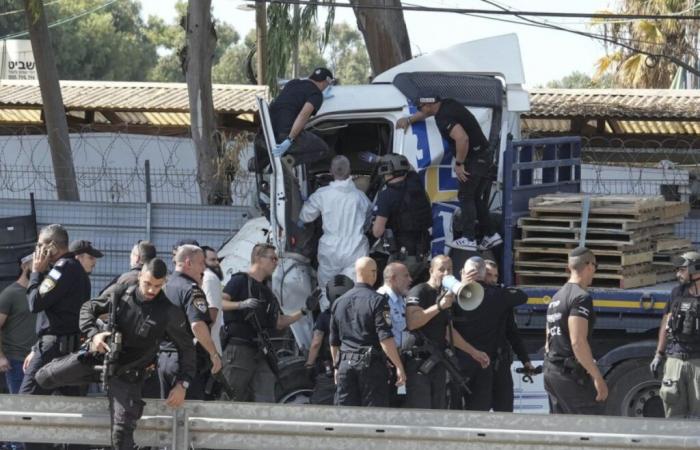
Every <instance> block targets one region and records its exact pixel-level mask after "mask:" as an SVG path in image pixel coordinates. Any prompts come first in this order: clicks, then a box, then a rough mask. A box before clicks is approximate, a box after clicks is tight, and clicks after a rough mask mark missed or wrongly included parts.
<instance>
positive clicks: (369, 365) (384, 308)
mask: <svg viewBox="0 0 700 450" xmlns="http://www.w3.org/2000/svg"><path fill="white" fill-rule="evenodd" d="M355 276H356V277H357V283H356V284H355V287H354V288H353V289H351V290H349V291H348V292H346V293H345V295H343V296H342V297H340V298H339V299H337V300H336V301H335V302H334V303H333V306H332V307H331V326H330V344H331V354H332V355H333V361H334V362H335V368H336V370H335V382H336V385H337V390H336V396H335V404H336V405H348V406H383V407H387V406H389V384H388V381H389V373H388V372H387V366H386V362H385V359H384V357H383V355H382V352H383V353H384V354H385V355H386V356H387V357H388V358H389V360H390V361H391V363H392V364H393V365H394V367H395V368H396V385H397V386H401V385H403V384H404V383H405V382H406V375H405V372H404V369H403V364H402V363H401V358H400V357H399V352H398V350H397V348H396V342H395V341H394V338H393V334H392V332H391V315H390V312H389V305H388V304H387V301H386V298H385V297H384V296H383V295H381V294H379V293H377V292H375V291H374V290H373V289H372V285H373V284H374V283H375V282H376V281H377V264H376V263H375V262H374V260H373V259H372V258H369V257H362V258H360V259H358V260H357V263H356V264H355Z"/></svg>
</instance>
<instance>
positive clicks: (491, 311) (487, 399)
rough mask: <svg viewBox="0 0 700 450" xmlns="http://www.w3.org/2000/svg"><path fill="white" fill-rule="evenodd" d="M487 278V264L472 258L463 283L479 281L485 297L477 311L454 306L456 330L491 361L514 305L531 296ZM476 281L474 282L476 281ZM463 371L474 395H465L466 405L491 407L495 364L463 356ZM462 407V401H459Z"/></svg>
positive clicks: (496, 354) (463, 271) (477, 409)
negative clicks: (486, 365) (487, 282)
mask: <svg viewBox="0 0 700 450" xmlns="http://www.w3.org/2000/svg"><path fill="white" fill-rule="evenodd" d="M485 278H486V263H485V262H484V260H483V259H482V258H480V257H478V256H473V257H471V258H469V259H468V260H467V261H466V262H465V263H464V268H463V269H462V282H463V283H467V284H468V283H470V282H474V283H479V284H480V285H481V287H482V288H483V290H484V298H483V299H482V301H481V303H480V304H479V305H478V306H477V307H476V308H475V309H473V310H470V311H465V310H463V309H462V308H460V307H459V306H458V305H455V306H453V307H452V314H453V316H454V322H455V329H456V330H457V331H459V332H460V334H461V335H462V336H463V337H464V339H465V340H467V341H468V342H470V343H471V344H472V345H473V346H474V347H476V348H477V349H479V350H481V351H483V352H485V353H486V354H487V355H489V358H490V360H491V361H493V362H496V361H497V360H498V352H497V349H498V345H499V343H500V342H501V337H500V334H501V333H502V323H503V321H504V318H505V317H506V316H507V314H508V312H509V311H511V310H512V309H513V307H514V306H517V305H521V304H523V303H525V302H527V295H526V294H525V293H524V292H523V291H521V290H519V289H513V288H501V287H499V286H489V285H488V284H486V283H485V282H484V280H485ZM472 280H473V281H472ZM461 362H462V371H463V373H464V375H465V377H467V378H469V388H470V389H471V391H472V392H471V394H468V395H465V396H464V398H463V401H464V404H463V408H464V409H466V410H473V411H488V410H490V409H491V404H492V392H493V375H494V369H493V367H484V366H483V365H482V366H478V365H477V364H475V362H474V360H473V359H472V358H466V357H462V358H461ZM457 406H459V402H457Z"/></svg>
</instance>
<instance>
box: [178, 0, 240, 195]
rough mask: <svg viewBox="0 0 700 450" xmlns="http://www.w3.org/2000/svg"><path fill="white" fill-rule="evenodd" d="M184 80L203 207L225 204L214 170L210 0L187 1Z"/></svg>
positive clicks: (224, 191) (215, 145)
mask: <svg viewBox="0 0 700 450" xmlns="http://www.w3.org/2000/svg"><path fill="white" fill-rule="evenodd" d="M186 33H187V52H186V57H185V61H184V64H185V68H186V74H185V78H186V80H187V92H188V94H189V101H190V130H191V133H192V141H193V142H194V146H195V150H196V153H197V180H198V181H199V190H200V196H201V201H202V203H203V204H217V203H227V202H228V201H230V198H231V196H230V195H229V191H230V187H229V186H228V185H227V184H226V183H225V182H224V178H225V177H223V176H220V175H219V171H218V170H217V169H218V167H219V160H220V156H219V155H220V154H219V150H220V145H219V142H220V140H219V139H217V138H216V132H217V131H216V120H215V115H214V99H213V95H212V86H211V66H212V58H213V56H214V48H215V47H216V31H215V30H214V24H213V22H212V20H211V0H190V1H189V3H188V5H187V30H186Z"/></svg>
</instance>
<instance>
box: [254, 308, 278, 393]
mask: <svg viewBox="0 0 700 450" xmlns="http://www.w3.org/2000/svg"><path fill="white" fill-rule="evenodd" d="M246 320H248V321H250V323H251V325H253V328H255V331H256V332H257V333H258V349H260V351H261V352H262V354H263V355H264V356H265V360H266V361H267V364H268V365H269V366H270V370H272V373H274V374H275V378H277V380H279V378H280V364H279V358H277V352H275V348H274V347H273V346H272V341H271V340H270V333H268V331H267V330H266V329H264V328H263V327H262V326H261V325H260V320H258V316H257V315H256V314H255V311H251V312H250V313H249V314H248V316H247V317H246Z"/></svg>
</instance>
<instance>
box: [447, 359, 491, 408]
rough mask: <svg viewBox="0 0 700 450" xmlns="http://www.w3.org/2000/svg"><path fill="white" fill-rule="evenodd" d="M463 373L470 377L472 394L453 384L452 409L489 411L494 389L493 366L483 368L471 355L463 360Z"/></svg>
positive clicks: (451, 394) (451, 392) (469, 383)
mask: <svg viewBox="0 0 700 450" xmlns="http://www.w3.org/2000/svg"><path fill="white" fill-rule="evenodd" d="M461 362H462V367H461V369H462V375H463V376H464V377H465V378H467V379H468V382H467V384H468V386H469V389H470V390H471V391H472V392H471V394H467V393H465V392H464V391H463V390H462V389H460V388H459V387H458V386H454V385H453V386H451V388H450V389H451V391H450V409H464V410H468V411H489V410H490V409H491V401H492V400H491V399H492V391H493V368H491V367H490V366H489V367H487V368H485V369H482V368H481V366H480V365H479V364H478V363H477V362H476V361H474V360H473V359H472V358H471V357H467V358H464V359H462V360H461Z"/></svg>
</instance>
